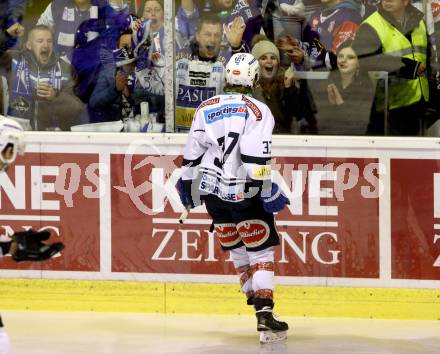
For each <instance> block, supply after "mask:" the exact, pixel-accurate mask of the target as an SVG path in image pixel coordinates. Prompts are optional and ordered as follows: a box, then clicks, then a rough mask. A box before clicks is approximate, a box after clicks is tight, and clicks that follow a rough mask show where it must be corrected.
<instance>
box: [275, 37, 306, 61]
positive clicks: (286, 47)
mask: <svg viewBox="0 0 440 354" xmlns="http://www.w3.org/2000/svg"><path fill="white" fill-rule="evenodd" d="M276 45H277V47H278V49H280V50H282V51H284V52H285V53H286V55H287V56H288V57H289V58H290V61H291V62H293V63H294V64H301V63H302V62H303V61H304V55H305V52H304V50H303V49H302V48H300V46H299V41H298V40H297V39H296V38H295V37H293V36H292V35H290V34H286V35H285V36H282V37H280V38H279V39H278V41H277V43H276Z"/></svg>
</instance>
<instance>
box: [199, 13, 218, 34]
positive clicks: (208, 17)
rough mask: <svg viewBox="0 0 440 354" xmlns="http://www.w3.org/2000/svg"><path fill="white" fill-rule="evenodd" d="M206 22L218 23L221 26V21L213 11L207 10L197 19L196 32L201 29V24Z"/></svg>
mask: <svg viewBox="0 0 440 354" xmlns="http://www.w3.org/2000/svg"><path fill="white" fill-rule="evenodd" d="M205 23H208V24H210V25H220V26H221V24H222V23H221V21H220V18H219V17H218V16H217V15H216V14H215V13H213V12H207V13H204V14H203V15H202V16H201V17H200V19H199V21H198V22H197V32H200V30H201V29H202V26H203V25H204V24H205Z"/></svg>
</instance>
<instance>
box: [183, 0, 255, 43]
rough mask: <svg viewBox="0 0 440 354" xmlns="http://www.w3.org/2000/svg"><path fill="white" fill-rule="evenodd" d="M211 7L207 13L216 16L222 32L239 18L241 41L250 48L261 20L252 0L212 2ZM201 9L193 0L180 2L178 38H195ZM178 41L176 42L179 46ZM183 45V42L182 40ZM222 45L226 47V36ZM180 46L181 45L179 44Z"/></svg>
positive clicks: (219, 0)
mask: <svg viewBox="0 0 440 354" xmlns="http://www.w3.org/2000/svg"><path fill="white" fill-rule="evenodd" d="M210 4H211V6H210V7H209V9H204V10H209V11H207V12H210V13H213V14H215V15H217V16H218V18H219V19H220V22H221V23H222V25H224V32H226V27H231V25H232V23H233V21H234V19H235V18H237V17H241V18H242V20H243V22H244V24H245V31H244V33H243V36H242V39H243V41H244V43H245V44H246V45H247V48H250V46H251V42H252V38H253V37H254V35H256V34H259V33H260V30H261V27H262V24H263V18H262V16H261V10H260V9H259V8H258V6H257V4H255V1H253V0H212V1H211V2H210ZM202 10H203V9H199V8H198V7H197V6H196V4H195V3H194V0H182V6H181V7H180V8H179V10H178V12H177V19H176V23H177V32H178V33H177V34H178V37H180V38H184V39H186V40H188V41H190V40H192V39H193V38H194V36H195V29H196V28H197V22H198V20H199V18H200V16H201V13H202ZM179 42H180V40H179V41H178V44H179ZM183 43H184V40H183ZM222 44H223V45H227V39H226V36H224V37H223V43H222ZM180 46H182V44H180Z"/></svg>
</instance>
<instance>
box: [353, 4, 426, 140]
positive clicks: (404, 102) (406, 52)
mask: <svg viewBox="0 0 440 354" xmlns="http://www.w3.org/2000/svg"><path fill="white" fill-rule="evenodd" d="M428 44H429V39H428V33H427V29H426V25H425V23H424V20H423V13H422V12H420V11H419V10H417V9H416V8H415V7H413V6H412V5H411V4H410V0H382V1H381V3H380V5H379V7H378V10H377V11H375V12H373V13H372V14H371V15H370V16H369V17H368V18H366V19H365V20H364V21H363V22H362V24H361V26H360V27H359V30H358V32H357V34H356V39H355V43H354V44H353V48H354V49H355V51H356V53H358V56H359V59H360V65H361V66H362V68H363V69H364V70H368V71H386V72H388V87H389V90H388V100H387V103H388V112H389V114H388V122H387V132H385V131H384V126H385V124H384V102H386V101H385V100H384V88H383V86H382V85H383V82H382V83H379V84H378V89H377V93H376V99H375V104H374V105H373V109H372V114H371V117H370V124H369V127H368V133H369V134H372V135H382V134H384V133H386V134H390V135H420V133H421V131H422V124H423V116H424V112H425V109H426V103H427V102H428V100H429V86H428V79H427V66H428V63H429V61H428V60H429V53H430V49H429V45H428ZM381 84H382V85H381Z"/></svg>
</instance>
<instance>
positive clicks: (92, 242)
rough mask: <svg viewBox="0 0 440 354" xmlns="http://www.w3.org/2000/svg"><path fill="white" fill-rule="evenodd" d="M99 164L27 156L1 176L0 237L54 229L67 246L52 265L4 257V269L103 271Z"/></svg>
mask: <svg viewBox="0 0 440 354" xmlns="http://www.w3.org/2000/svg"><path fill="white" fill-rule="evenodd" d="M98 163H99V155H98V154H85V153H75V154H69V153H26V155H25V156H19V157H18V158H17V161H16V163H15V164H14V165H13V166H12V167H11V168H10V169H9V170H8V173H7V174H0V203H1V205H0V209H1V215H0V235H12V234H13V233H14V231H23V230H28V229H30V228H33V229H35V230H42V229H49V230H50V231H51V233H52V236H51V238H50V241H52V242H56V241H61V242H63V243H64V244H66V245H67V247H66V248H65V250H63V252H62V254H61V256H59V257H57V258H54V259H52V260H50V261H47V262H24V263H18V264H17V263H15V262H14V261H12V259H10V258H9V257H5V259H4V260H2V262H0V268H1V269H32V270H64V271H99V257H100V255H99V237H100V214H99V195H98V193H97V191H98V189H99V176H98ZM57 176H61V177H62V178H60V179H57ZM57 180H58V181H63V182H64V183H60V184H58V185H57Z"/></svg>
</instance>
